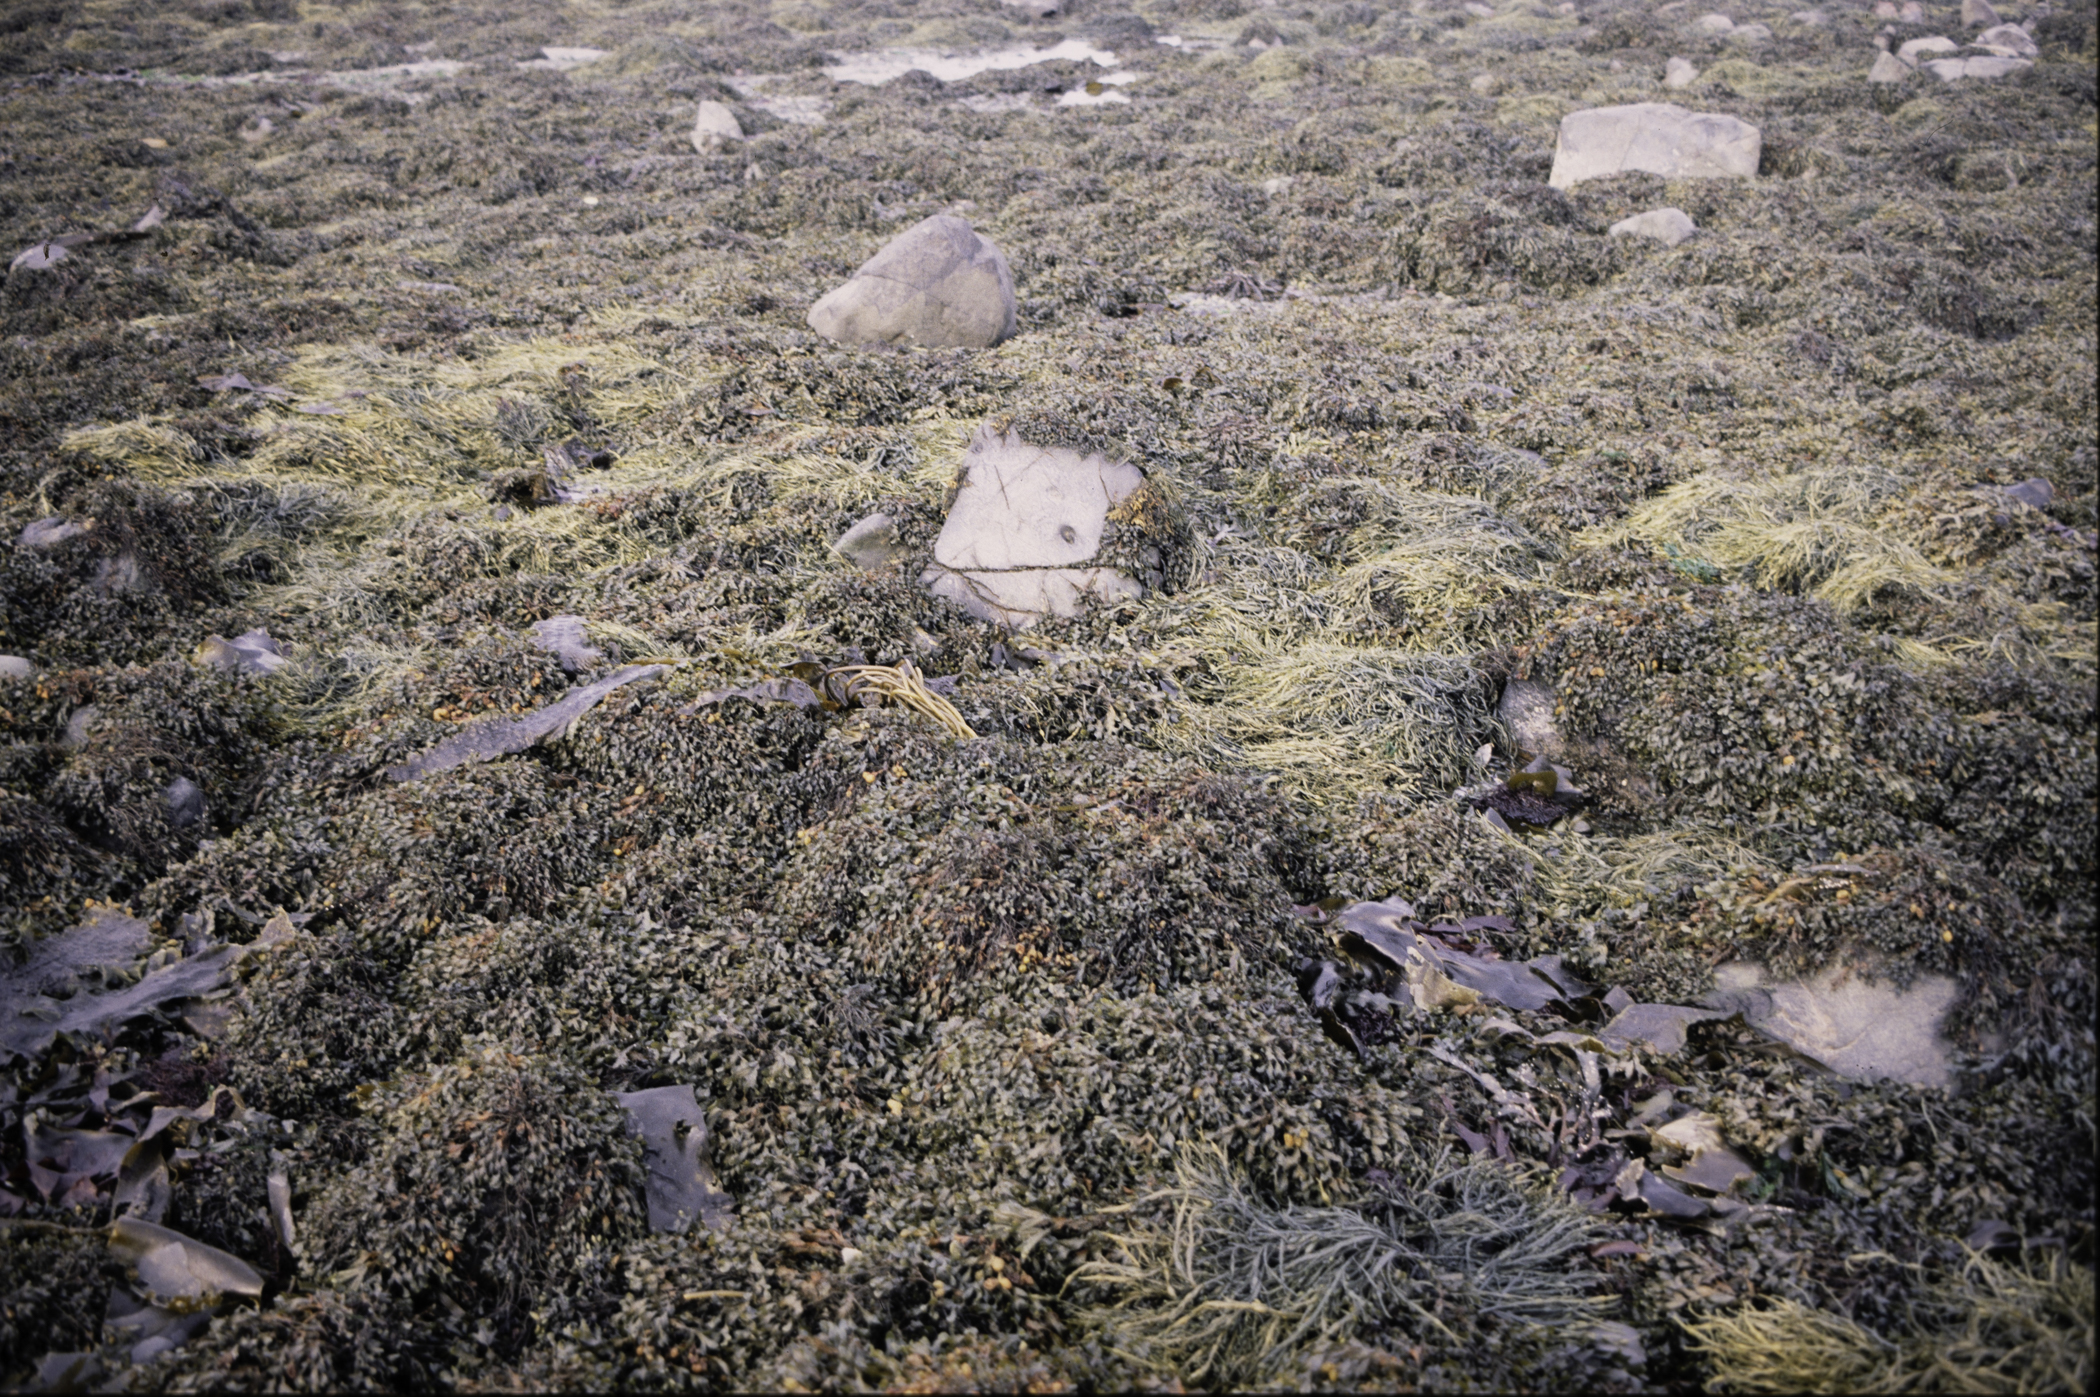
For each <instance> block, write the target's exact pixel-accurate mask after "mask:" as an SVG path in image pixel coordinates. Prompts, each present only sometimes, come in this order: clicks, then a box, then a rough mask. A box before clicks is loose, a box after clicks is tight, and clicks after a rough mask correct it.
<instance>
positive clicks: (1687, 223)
mask: <svg viewBox="0 0 2100 1397" xmlns="http://www.w3.org/2000/svg"><path fill="white" fill-rule="evenodd" d="M1698 231H1699V228H1698V225H1697V224H1695V223H1693V222H1692V216H1691V215H1690V214H1688V213H1686V212H1685V211H1684V210H1683V209H1677V208H1662V209H1650V210H1648V212H1646V213H1637V214H1635V215H1634V216H1633V217H1631V218H1622V219H1620V220H1619V221H1618V222H1617V223H1614V224H1612V226H1611V236H1612V237H1615V238H1654V239H1655V240H1656V241H1657V242H1663V243H1668V244H1669V245H1670V246H1671V247H1675V246H1677V244H1679V243H1681V242H1683V241H1684V240H1685V239H1686V238H1689V237H1690V236H1691V235H1692V234H1694V233H1696V232H1698Z"/></svg>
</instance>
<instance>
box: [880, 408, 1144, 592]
mask: <svg viewBox="0 0 2100 1397" xmlns="http://www.w3.org/2000/svg"><path fill="white" fill-rule="evenodd" d="M1144 479H1145V476H1144V472H1142V471H1140V470H1139V469H1138V468H1137V467H1136V466H1133V465H1128V464H1124V463H1120V462H1114V461H1110V460H1109V459H1108V458H1107V457H1105V456H1102V455H1099V454H1095V455H1090V456H1089V455H1081V454H1080V453H1079V452H1077V451H1070V450H1065V449H1062V448H1058V447H1041V446H1033V445H1031V444H1029V443H1028V442H1025V441H1023V440H1022V439H1021V438H1020V436H1019V434H1017V433H1012V432H1009V433H1006V434H1004V435H1001V434H999V433H996V432H994V431H993V430H992V429H991V428H990V427H989V426H983V427H979V428H978V429H977V433H976V435H974V436H973V437H971V439H970V449H969V453H968V455H967V456H966V458H965V474H964V477H963V483H962V487H961V488H960V489H959V490H957V491H956V495H955V503H954V504H952V505H951V506H949V509H948V519H947V522H946V523H945V524H943V525H942V527H941V535H940V537H939V538H938V539H937V540H935V542H934V545H933V566H932V567H930V568H928V569H927V570H926V572H925V574H924V575H923V576H922V577H921V578H920V581H921V582H922V583H923V584H924V585H925V586H926V588H927V589H928V590H929V591H931V592H932V593H933V595H935V596H937V597H945V598H947V599H948V600H950V601H953V602H955V603H957V604H958V605H960V606H961V607H962V608H963V609H964V610H966V611H968V612H969V613H970V614H971V615H973V616H977V617H979V618H981V619H983V620H986V621H993V622H997V623H1000V624H1002V625H1007V626H1011V627H1013V628H1014V629H1015V630H1022V629H1025V628H1026V627H1028V626H1031V625H1033V624H1035V623H1036V622H1037V621H1040V620H1042V619H1043V618H1044V617H1046V616H1075V615H1077V614H1078V613H1079V611H1080V609H1081V608H1082V607H1083V606H1084V605H1085V603H1086V602H1087V601H1088V600H1089V599H1090V598H1092V599H1098V600H1113V599H1117V598H1123V597H1141V596H1143V595H1144V590H1145V589H1144V588H1143V586H1142V585H1140V584H1139V583H1138V582H1137V580H1136V579H1134V578H1132V577H1130V576H1128V575H1126V574H1125V573H1122V572H1120V571H1118V570H1117V569H1115V568H1111V567H1100V566H1090V564H1092V563H1093V559H1094V556H1095V554H1097V553H1098V552H1100V550H1101V536H1102V534H1103V533H1104V532H1105V530H1106V529H1107V524H1108V511H1109V510H1110V509H1111V508H1112V507H1113V506H1115V505H1117V504H1119V503H1121V502H1122V501H1123V500H1124V499H1126V498H1128V497H1129V495H1130V494H1131V492H1132V491H1134V490H1136V489H1137V488H1138V486H1140V485H1141V484H1143V483H1144Z"/></svg>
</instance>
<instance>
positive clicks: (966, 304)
mask: <svg viewBox="0 0 2100 1397" xmlns="http://www.w3.org/2000/svg"><path fill="white" fill-rule="evenodd" d="M1014 326H1015V318H1014V278H1013V273H1012V272H1011V271H1010V270H1008V268H1007V265H1006V257H1005V254H1003V253H1001V252H1000V251H999V249H998V247H996V246H995V245H994V244H993V243H992V241H991V240H990V239H989V238H986V237H983V236H981V235H980V234H979V233H978V232H977V230H976V229H974V228H972V227H971V226H970V225H969V223H968V222H967V221H966V220H964V219H960V218H957V217H955V216H954V215H953V214H935V215H934V216H933V217H931V218H928V219H923V220H921V221H920V222H918V223H915V224H913V225H912V226H911V227H909V228H907V229H905V230H904V231H903V232H902V233H899V234H898V235H897V236H896V237H894V238H892V239H891V240H890V241H889V243H888V244H886V245H885V246H884V247H883V249H882V250H881V251H880V252H878V253H876V254H875V255H874V256H873V257H870V258H869V259H868V260H867V261H866V262H864V263H862V264H861V266H860V269H859V270H858V271H856V272H855V273H854V274H853V276H852V279H851V280H849V281H847V282H846V284H845V285H843V286H840V287H837V288H835V289H834V290H832V291H830V292H828V293H827V294H826V295H825V296H824V297H823V299H821V300H819V301H818V302H817V303H816V304H815V305H813V306H811V307H810V308H809V327H810V328H811V329H812V330H815V331H816V332H817V333H818V334H820V335H822V336H824V337H825V338H826V339H831V340H837V341H838V342H840V343H841V344H860V345H900V344H918V345H925V346H927V347H929V348H937V349H988V348H990V347H991V346H992V345H995V344H997V343H999V341H1001V340H1003V339H1005V338H1007V337H1008V336H1009V335H1011V334H1013V332H1014Z"/></svg>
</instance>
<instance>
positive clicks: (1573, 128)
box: [1547, 102, 1764, 189]
mask: <svg viewBox="0 0 2100 1397" xmlns="http://www.w3.org/2000/svg"><path fill="white" fill-rule="evenodd" d="M1763 149H1764V138H1763V137H1762V135H1760V133H1759V132H1758V129H1757V128H1756V127H1755V126H1752V125H1750V123H1748V122H1746V121H1739V120H1737V119H1736V118H1735V117H1732V116H1721V115H1718V114H1715V113H1711V112H1693V111H1687V110H1685V109H1684V108H1683V107H1680V106H1677V105H1675V104H1673V103H1670V102H1636V103H1633V104H1631V105H1629V106H1624V107H1592V108H1590V109H1589V110H1587V111H1580V112H1570V113H1569V114H1568V115H1566V116H1564V117H1562V118H1561V121H1560V139H1559V141H1558V143H1557V144H1556V145H1555V147H1554V150H1553V173H1552V174H1551V175H1550V176H1549V177H1548V179H1547V183H1549V184H1551V185H1552V186H1553V187H1554V188H1555V189H1566V188H1568V187H1570V186H1571V185H1574V184H1577V183H1580V182H1581V181H1583V180H1586V179H1598V178H1600V177H1603V176H1606V175H1617V174H1624V173H1626V172H1627V171H1630V170H1642V171H1646V172H1647V173H1648V174H1651V175H1661V176H1662V177H1663V178H1664V179H1719V178H1731V177H1732V178H1738V179H1749V178H1752V177H1754V176H1755V175H1756V174H1757V162H1758V158H1759V156H1760V155H1761V154H1762V152H1763Z"/></svg>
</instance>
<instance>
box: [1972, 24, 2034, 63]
mask: <svg viewBox="0 0 2100 1397" xmlns="http://www.w3.org/2000/svg"><path fill="white" fill-rule="evenodd" d="M1969 42H1970V44H1971V45H1972V46H1974V47H1976V48H1980V49H1982V50H1983V51H1984V52H1985V53H1995V54H1997V55H1998V56H1999V57H2000V58H2037V57H2039V56H2040V55H2041V52H2042V50H2041V46H2040V45H2039V44H2037V43H2035V41H2034V35H2032V34H2030V33H2028V32H2027V31H2026V30H2024V29H2022V28H2021V27H2020V26H2019V25H2017V24H2000V25H1994V26H1993V27H1991V28H1989V29H1986V30H1984V31H1983V32H1982V33H1981V34H1978V35H1977V36H1976V37H1975V38H1974V39H1971V40H1970V41H1969Z"/></svg>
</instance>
